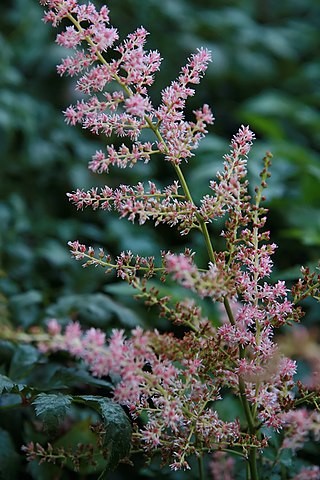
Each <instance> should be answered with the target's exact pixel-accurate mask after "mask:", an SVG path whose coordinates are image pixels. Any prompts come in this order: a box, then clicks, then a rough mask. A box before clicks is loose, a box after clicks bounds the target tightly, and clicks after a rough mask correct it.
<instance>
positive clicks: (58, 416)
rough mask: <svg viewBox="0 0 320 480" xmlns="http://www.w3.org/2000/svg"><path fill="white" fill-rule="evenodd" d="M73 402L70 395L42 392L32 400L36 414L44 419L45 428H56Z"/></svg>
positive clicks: (50, 429)
mask: <svg viewBox="0 0 320 480" xmlns="http://www.w3.org/2000/svg"><path fill="white" fill-rule="evenodd" d="M71 402H72V397H71V396H70V395H62V394H55V393H50V394H46V393H40V394H39V395H38V396H37V397H36V399H35V400H34V401H33V402H32V404H33V405H34V406H35V410H36V415H37V416H38V417H40V419H41V420H42V421H43V423H44V425H45V428H46V429H48V430H49V431H52V430H54V429H55V428H56V427H57V426H58V425H59V423H60V422H61V421H62V420H63V418H64V417H65V416H66V414H67V413H68V411H69V409H70V406H71Z"/></svg>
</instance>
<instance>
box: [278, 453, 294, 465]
mask: <svg viewBox="0 0 320 480" xmlns="http://www.w3.org/2000/svg"><path fill="white" fill-rule="evenodd" d="M292 459H293V455H292V450H290V449H289V448H285V449H284V450H281V453H280V456H279V463H280V464H281V465H284V466H285V467H287V468H290V467H291V466H292Z"/></svg>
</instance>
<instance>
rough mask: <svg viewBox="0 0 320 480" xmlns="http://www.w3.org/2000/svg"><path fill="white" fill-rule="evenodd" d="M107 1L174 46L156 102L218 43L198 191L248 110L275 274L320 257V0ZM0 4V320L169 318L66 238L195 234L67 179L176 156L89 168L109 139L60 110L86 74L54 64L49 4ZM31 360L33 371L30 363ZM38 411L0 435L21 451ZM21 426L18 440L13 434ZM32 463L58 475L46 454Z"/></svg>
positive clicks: (113, 241) (8, 360)
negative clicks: (211, 118)
mask: <svg viewBox="0 0 320 480" xmlns="http://www.w3.org/2000/svg"><path fill="white" fill-rule="evenodd" d="M97 3H99V4H102V3H103V2H97ZM109 7H110V10H111V18H112V21H113V23H114V25H115V26H117V27H119V30H120V34H121V36H122V37H123V36H124V35H125V34H127V33H128V32H130V31H132V30H133V29H135V28H136V27H138V26H140V25H141V24H143V25H144V26H145V27H146V28H147V30H148V31H150V32H151V35H150V36H149V46H150V48H156V49H158V50H159V51H160V53H161V55H162V57H163V58H164V62H163V67H162V71H161V73H160V74H159V75H158V81H157V83H156V88H155V90H154V93H153V97H154V100H155V102H157V101H158V99H159V92H160V91H161V89H162V88H163V87H164V86H166V85H168V84H169V83H170V81H171V80H172V79H174V78H175V77H176V75H177V74H178V72H179V69H180V66H182V65H183V64H184V63H185V60H186V57H188V56H189V55H190V53H191V52H192V51H194V50H195V49H196V48H197V47H200V46H205V47H207V48H209V49H211V50H212V52H213V59H214V61H213V64H212V65H211V66H210V68H209V71H208V74H207V76H206V77H205V79H204V81H203V82H202V84H201V85H200V86H199V87H198V89H197V95H196V96H195V98H194V99H192V101H191V102H190V104H189V108H190V112H191V111H192V109H194V108H195V107H197V106H199V105H201V104H202V103H204V102H206V103H209V104H210V105H211V107H212V108H213V110H214V113H215V116H216V125H215V127H214V128H212V129H211V131H210V135H209V136H208V137H207V138H206V140H205V141H204V142H203V143H202V146H201V149H200V150H199V154H198V155H197V156H196V157H195V159H194V160H192V161H191V162H190V165H188V166H186V168H185V171H186V174H187V177H188V178H189V181H190V185H191V188H192V190H193V192H194V195H195V197H196V198H199V197H201V196H202V195H203V194H204V193H206V192H207V185H208V181H209V180H210V179H211V178H212V177H213V176H214V174H215V172H216V171H217V169H219V168H221V163H222V155H223V153H225V152H226V151H227V150H228V143H229V139H230V137H231V136H232V135H233V133H235V132H236V130H237V129H238V127H239V125H240V124H242V123H243V124H247V123H249V124H250V126H251V128H252V129H253V130H254V131H255V132H256V135H257V141H256V144H255V147H254V149H253V153H252V155H251V157H250V175H251V178H252V181H253V183H254V180H255V179H256V178H257V176H258V173H259V169H260V165H261V162H260V159H261V158H262V156H263V154H264V152H265V150H271V151H272V153H273V155H274V160H273V170H272V171H273V176H272V178H271V180H270V182H269V184H270V187H269V190H268V207H269V208H270V220H269V226H270V229H271V230H272V239H273V241H275V242H276V243H277V244H278V245H279V249H278V251H277V254H276V258H275V262H276V265H277V267H276V271H275V275H276V276H279V277H280V276H281V277H282V278H287V279H289V280H290V279H293V278H295V276H296V275H297V272H298V267H299V265H300V264H301V263H303V264H310V265H314V264H315V263H316V261H317V259H318V257H319V246H320V189H319V185H320V160H319V147H320V113H319V111H320V110H319V106H320V91H319V79H320V62H319V51H320V39H319V28H320V4H319V2H318V1H317V0H283V1H281V2H279V1H275V0H258V1H253V0H162V1H161V2H159V1H158V0H145V1H144V2H141V0H110V2H109ZM0 13H1V15H0V139H1V163H0V182H1V190H0V274H1V278H0V291H1V295H2V296H1V297H0V307H1V308H0V316H1V318H0V321H1V322H3V323H5V322H11V323H12V324H13V325H15V326H21V327H22V328H23V329H26V328H28V327H30V326H32V325H37V324H42V323H43V322H44V321H45V319H46V318H50V317H52V316H55V317H56V318H59V319H60V320H61V321H62V322H63V321H67V320H68V318H70V317H71V318H73V319H79V320H80V321H81V322H82V323H83V324H84V325H94V326H99V327H101V328H104V329H107V330H108V329H109V328H111V327H113V326H115V325H116V326H119V325H120V326H122V327H124V328H128V327H130V326H132V325H133V324H135V323H137V322H140V323H141V324H143V325H146V326H154V325H156V326H158V327H160V328H163V325H161V323H159V322H158V320H156V318H155V316H154V315H153V314H152V313H150V312H145V310H144V309H143V307H142V306H141V305H139V304H137V303H133V302H132V300H130V298H131V297H130V295H129V292H128V291H127V289H126V288H124V286H122V285H120V284H118V283H116V282H115V279H114V278H107V277H106V276H105V275H104V273H103V271H99V270H97V269H92V270H90V269H87V270H83V269H82V268H81V267H80V264H79V263H76V262H74V261H72V260H71V259H70V255H69V252H68V248H67V246H66V243H67V241H68V240H70V239H72V240H74V239H79V240H80V241H81V242H84V243H88V244H98V245H104V246H106V248H108V249H109V251H110V252H111V253H113V254H117V253H118V252H120V251H121V250H123V249H131V250H132V251H134V252H135V253H142V254H146V255H148V254H152V253H154V252H157V251H158V252H159V251H160V250H161V249H165V248H170V249H171V250H177V251H178V250H179V249H181V248H182V245H183V242H184V241H185V239H181V238H179V236H178V235H177V234H175V232H174V231H173V230H169V233H168V231H167V229H164V228H158V229H157V230H154V229H152V228H151V226H143V227H137V226H135V225H134V226H132V225H131V224H128V223H127V222H126V221H125V220H122V221H119V220H118V219H117V218H116V217H115V216H113V215H112V214H107V215H106V214H100V213H98V212H95V213H92V212H91V211H84V212H76V211H75V210H74V208H73V207H72V206H70V205H69V204H68V201H67V198H66V195H65V193H66V192H67V191H71V190H73V189H75V188H77V187H82V188H89V187H91V186H94V185H96V184H104V183H109V184H111V185H117V184H119V183H135V182H137V181H138V180H141V179H144V180H148V179H150V178H151V179H155V178H158V177H159V176H160V180H161V181H162V182H163V183H166V182H169V181H170V175H171V173H172V172H171V170H170V166H169V165H165V166H163V164H161V165H159V164H155V163H152V164H150V165H148V166H137V167H136V168H135V169H133V170H131V171H123V170H114V171H113V172H112V174H111V175H110V178H106V177H105V178H101V177H98V176H96V175H94V174H92V173H90V172H88V170H87V162H88V160H89V159H90V156H91V154H92V153H93V152H94V150H95V149H96V148H100V147H101V146H102V147H103V145H104V142H101V140H100V141H99V139H97V138H94V137H92V136H91V135H89V134H88V133H87V132H84V131H81V129H80V128H78V129H77V128H72V127H68V126H67V125H66V124H65V123H64V121H63V116H62V114H61V111H62V110H63V109H65V108H66V106H68V105H69V104H70V103H73V102H75V100H76V98H77V97H76V94H75V93H74V81H73V80H70V79H61V78H59V77H58V75H57V74H56V72H55V65H56V64H57V63H59V61H60V58H61V56H63V54H64V53H65V52H63V51H62V50H61V49H60V48H59V47H58V46H57V45H55V44H54V41H53V40H54V32H53V31H52V29H51V28H50V26H48V25H44V24H43V23H42V22H41V16H42V10H41V7H40V6H39V5H38V3H37V1H36V0H11V1H7V2H6V1H2V2H1V6H0ZM217 232H218V230H217ZM215 233H216V232H214V231H213V236H215ZM187 242H188V244H189V245H190V246H192V247H193V248H195V249H197V251H198V257H197V258H198V259H199V261H200V262H203V261H205V253H204V252H203V246H202V243H201V239H200V238H198V237H197V236H196V235H195V236H191V237H190V238H188V239H187ZM217 242H218V240H217ZM317 321H319V310H316V309H315V308H313V309H310V316H309V320H308V322H309V325H315V324H316V322H317ZM166 326H167V325H165V327H166ZM20 354H21V352H20ZM29 354H30V352H29ZM21 355H22V354H21ZM21 355H20V357H19V356H17V351H15V349H14V348H13V347H12V346H10V345H8V344H6V343H5V342H2V344H1V351H0V365H1V364H2V365H3V366H2V369H1V371H0V373H5V374H7V373H8V369H9V370H10V369H11V373H12V370H13V372H14V374H16V373H15V372H17V370H19V369H22V367H23V365H25V364H24V363H23V362H22V360H21V358H25V357H23V355H22V357H21ZM38 360H39V359H38V358H37V359H36V360H35V362H37V361H38ZM19 362H20V363H19ZM21 362H22V363H21ZM31 363H32V362H31ZM0 368H1V367H0ZM22 371H23V370H22ZM23 372H24V373H22V375H21V376H20V377H21V378H22V379H23V378H24V379H25V378H27V377H28V371H23ZM37 375H38V374H37ZM37 375H36V378H37V379H38V377H39V375H38V377H37ZM34 381H36V380H35V379H34ZM39 381H40V380H39ZM40 383H41V382H40ZM27 420H28V416H27V414H25V413H22V412H21V413H19V414H18V415H15V418H14V422H13V423H12V424H10V421H8V420H6V421H4V420H0V427H1V428H2V430H1V431H0V442H4V443H6V444H7V445H8V448H9V450H10V449H11V450H10V451H12V452H19V448H20V447H19V446H20V445H21V443H22V442H23V441H25V438H26V432H27V431H29V430H30V426H29V427H28V426H27V423H26V422H27ZM13 426H14V428H13ZM28 429H29V430H28ZM14 431H15V432H17V431H19V432H20V433H19V435H18V434H16V433H13V432H14ZM3 432H4V433H3ZM8 432H9V433H8ZM10 433H11V434H12V439H13V440H11V441H10V442H11V443H9V441H7V440H6V438H7V437H6V435H8V434H10ZM12 455H13V454H12ZM15 455H17V453H15ZM12 458H15V456H14V455H13V456H12ZM17 465H18V463H16V465H15V466H14V467H13V466H11V467H10V466H8V471H9V470H10V468H11V469H12V473H11V474H10V478H12V479H14V478H21V477H19V475H21V471H22V470H20V471H19V469H18V466H17ZM21 468H24V467H21ZM19 472H20V473H19ZM24 474H25V475H29V476H30V478H35V479H42V478H51V477H50V473H47V471H46V472H45V473H39V470H37V469H35V468H34V469H33V470H32V469H31V468H29V470H28V474H27V473H24ZM1 475H2V476H1ZM3 475H4V474H3V472H2V471H1V469H0V478H2V477H3ZM15 475H16V476H15ZM17 475H18V477H17ZM46 475H49V476H46ZM150 475H151V474H150ZM3 478H7V477H3ZM24 478H27V476H25V477H24ZM28 478H29V477H28ZM61 478H62V477H61ZM63 478H74V477H72V473H69V474H66V476H64V477H63ZM75 478H77V477H75ZM83 478H84V477H83ZM86 478H87V477H86ZM88 478H89V477H88ZM90 478H91V477H90ZM92 478H94V477H92ZM110 478H111V477H110ZM112 478H115V479H116V478H121V477H117V476H116V474H115V476H114V477H112ZM140 478H145V477H140ZM156 478H160V477H159V476H157V477H156ZM164 478H169V477H165V476H164ZM175 478H179V475H177V476H176V477H175ZM190 478H192V477H190Z"/></svg>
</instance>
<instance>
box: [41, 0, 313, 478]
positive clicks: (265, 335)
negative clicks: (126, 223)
mask: <svg viewBox="0 0 320 480" xmlns="http://www.w3.org/2000/svg"><path fill="white" fill-rule="evenodd" d="M40 3H41V4H43V5H45V6H46V8H47V11H46V13H45V17H44V20H45V21H46V22H51V23H52V24H53V26H57V25H59V24H60V22H61V21H62V20H68V21H69V23H71V26H67V27H66V29H65V31H64V32H62V33H59V34H58V36H57V43H58V44H59V45H61V46H63V47H66V48H70V49H71V51H72V54H71V55H70V56H68V57H66V58H65V59H64V60H63V61H62V63H61V64H60V65H59V66H58V72H59V73H60V74H61V75H63V74H68V75H70V76H74V75H80V78H79V80H78V81H77V87H76V88H77V90H78V91H79V92H81V93H82V94H83V95H84V98H83V99H81V100H79V101H78V102H77V104H76V105H74V106H70V107H68V108H67V109H66V111H65V117H66V121H67V122H68V123H70V124H71V125H76V124H77V123H80V124H81V125H82V126H83V128H86V129H89V130H90V131H91V132H93V133H95V134H99V135H102V136H104V137H110V136H111V135H112V136H113V135H116V136H118V137H127V139H128V140H130V141H131V143H132V144H131V147H128V146H127V145H125V144H124V143H123V144H122V145H121V146H120V147H118V148H116V147H115V146H114V145H108V146H107V147H106V151H102V150H98V151H97V152H95V154H94V155H93V157H92V160H91V162H90V164H89V168H90V169H91V170H92V171H94V172H97V173H104V172H109V170H110V168H111V167H114V166H117V167H120V168H125V167H128V166H129V167H133V166H134V165H135V164H136V163H137V162H138V161H142V162H144V163H147V162H149V161H151V160H152V161H155V160H153V159H154V158H156V159H157V161H158V159H159V158H160V157H161V155H162V156H163V158H164V160H166V161H168V162H170V163H171V164H172V167H173V169H174V171H175V173H176V175H177V178H178V180H177V181H175V182H174V183H173V184H172V185H169V186H167V187H165V188H163V189H160V188H158V187H157V186H156V184H155V183H153V182H149V185H148V187H146V186H145V185H143V184H142V183H138V184H137V185H136V186H134V187H132V186H128V185H120V186H119V187H118V188H111V187H109V186H104V187H103V188H101V189H98V188H92V189H90V190H89V191H84V190H80V189H79V190H76V191H75V192H72V193H68V198H69V200H70V201H71V202H72V203H74V204H75V205H76V207H77V208H80V209H82V208H84V207H91V208H93V209H94V210H95V209H102V210H107V211H109V210H111V209H114V210H116V211H117V212H118V213H119V215H120V217H121V218H123V217H126V218H127V219H128V220H130V221H132V222H134V221H135V220H137V221H138V222H139V224H143V223H145V222H146V221H148V220H153V221H154V222H155V225H158V224H159V223H164V224H168V225H169V226H171V227H172V226H177V227H178V229H179V230H180V233H181V234H183V235H187V234H188V233H189V232H190V231H191V230H193V229H197V230H199V231H200V232H201V233H202V234H203V237H204V241H205V244H206V247H207V251H208V264H207V268H206V269H199V268H198V266H197V264H196V260H195V255H194V253H193V252H192V251H191V250H190V249H186V250H185V251H184V253H178V254H175V253H172V252H162V253H161V255H160V260H159V261H158V260H156V259H155V258H153V257H148V258H147V257H142V256H139V255H133V254H132V252H130V251H129V252H122V253H120V254H119V256H118V257H117V258H116V259H112V258H111V256H110V255H109V254H107V253H105V252H104V250H103V249H100V250H99V251H98V252H97V253H96V252H95V250H94V248H92V247H91V246H89V247H87V246H85V245H83V244H81V243H80V242H79V241H77V240H76V241H70V242H69V245H70V248H71V253H72V255H73V257H75V258H76V259H77V260H80V261H83V262H84V264H83V265H84V266H89V265H95V266H99V265H100V266H102V267H103V268H105V269H106V270H107V271H115V272H116V274H117V275H118V276H119V277H120V278H122V279H123V280H125V281H127V282H128V283H130V284H131V285H132V286H133V287H134V288H135V289H136V291H137V297H139V298H141V299H143V300H144V301H145V303H146V305H148V306H157V307H158V308H159V311H160V316H162V317H166V318H169V319H170V320H172V321H173V322H175V323H176V324H178V325H183V326H184V328H185V333H184V335H183V336H182V338H180V339H177V338H175V337H174V336H173V334H171V333H167V334H160V333H159V332H158V331H146V332H144V331H143V330H142V329H141V328H140V327H136V328H135V329H134V330H133V331H132V332H131V335H130V337H128V338H127V337H126V336H125V334H124V332H123V331H121V330H114V331H113V332H112V334H111V337H110V338H109V339H108V340H106V338H105V334H104V333H103V332H102V331H100V330H98V329H94V328H92V329H90V330H87V331H85V332H83V331H82V330H81V327H80V325H79V324H78V323H70V324H69V325H68V326H67V327H66V329H65V331H64V332H62V331H61V328H60V326H59V324H58V323H57V322H56V321H55V320H51V321H50V323H49V325H48V333H49V335H48V337H47V339H46V341H42V342H41V343H40V344H39V348H40V349H41V350H42V351H43V352H46V353H48V354H49V353H50V352H55V351H58V350H65V351H67V352H69V353H70V354H71V355H73V356H74V357H76V358H78V359H82V360H83V361H84V362H85V363H86V364H87V365H88V368H89V369H90V370H91V372H92V374H93V375H95V376H99V377H100V376H108V375H110V376H111V377H114V376H117V378H119V381H118V382H117V383H116V385H115V386H114V391H113V398H114V400H115V401H117V402H119V403H120V404H121V405H125V406H126V407H127V408H128V410H129V412H130V415H131V417H132V419H133V421H134V422H135V420H136V419H137V418H138V417H139V415H140V414H142V413H143V412H145V413H147V421H146V423H145V424H144V425H143V426H142V427H141V424H139V423H134V425H135V427H134V434H133V442H134V444H135V445H136V446H139V447H142V448H143V449H144V451H145V452H147V453H149V454H150V455H152V453H153V452H154V451H155V450H156V451H159V452H160V453H161V455H162V457H163V459H164V461H165V462H168V463H169V464H170V465H171V468H172V469H173V470H177V469H188V468H190V466H189V463H188V457H189V456H190V455H193V454H195V455H196V456H198V457H201V456H202V455H203V452H206V451H214V450H219V449H236V450H237V451H238V453H239V452H240V453H241V454H243V456H244V458H246V459H247V460H248V461H249V466H250V472H251V473H250V475H251V476H250V478H251V479H252V480H255V479H257V478H258V473H257V467H256V456H257V452H258V451H260V450H261V449H263V448H265V447H266V446H267V445H268V438H267V437H266V436H264V435H262V434H261V427H262V426H265V427H269V428H270V429H271V430H272V429H273V430H275V431H279V430H281V429H282V428H283V427H285V432H286V440H285V441H284V448H291V449H293V450H296V448H298V447H301V445H302V444H303V442H304V440H305V438H306V437H307V431H308V432H309V431H311V430H313V429H314V428H315V427H314V425H315V424H317V425H319V416H318V415H315V414H310V413H309V412H308V411H307V410H299V409H297V408H296V407H297V405H298V404H299V403H297V402H296V401H295V393H294V386H295V383H294V380H293V377H294V374H295V372H296V364H295V362H294V361H293V360H291V359H289V358H286V357H284V356H283V355H282V354H281V353H280V352H279V349H278V347H277V345H276V343H275V342H274V340H273V336H274V332H275V329H276V328H278V327H280V326H283V325H286V324H290V323H292V322H294V321H297V320H299V318H300V316H301V315H302V313H301V311H300V308H299V307H297V305H296V304H297V303H298V301H300V299H301V298H303V295H307V294H312V295H313V296H314V297H317V295H319V293H318V292H319V279H317V278H315V277H312V278H311V277H310V275H309V276H305V279H304V280H301V281H300V283H299V284H298V285H297V286H296V287H295V289H294V291H293V293H294V295H293V297H292V299H290V297H289V290H288V288H287V286H286V284H285V282H283V281H278V282H276V283H272V282H270V281H269V280H268V278H269V277H270V274H271V272H272V267H273V263H272V260H271V256H272V254H273V253H274V251H275V249H276V245H274V244H273V243H270V241H269V232H268V231H266V230H265V224H266V215H267V210H266V209H265V208H264V207H263V206H261V203H262V202H263V200H264V197H263V191H264V189H265V188H266V186H267V179H268V177H269V175H270V174H269V167H270V165H271V154H269V153H267V154H266V157H265V158H264V167H263V170H262V172H261V183H260V185H258V186H257V187H256V189H255V191H254V194H253V196H252V197H251V195H250V192H249V184H248V180H247V157H248V154H249V152H250V149H251V146H252V142H253V140H254V138H255V136H254V133H253V132H252V131H251V130H250V129H249V127H247V126H241V127H240V129H239V131H238V132H237V133H236V134H235V135H234V137H233V138H232V141H231V145H230V152H229V153H228V154H226V155H225V157H224V166H223V171H222V172H218V173H217V176H216V179H215V180H212V181H211V182H210V190H211V193H208V194H206V195H204V196H203V198H202V199H201V201H200V204H199V205H196V203H195V202H194V201H193V198H192V195H191V193H190V191H189V188H188V185H187V183H186V180H185V177H184V175H183V173H182V167H183V164H184V163H185V162H188V161H190V160H191V159H192V157H193V155H194V153H193V151H194V150H195V149H196V148H197V147H198V144H199V141H200V140H201V138H203V137H204V135H205V134H206V133H207V125H209V124H212V123H213V120H214V119H213V116H212V113H211V110H210V108H209V107H208V106H207V105H204V106H203V107H202V108H200V109H199V110H196V111H194V112H193V113H194V120H193V121H189V120H186V118H185V113H184V110H185V105H186V100H187V99H188V97H190V96H193V95H194V93H195V91H194V85H197V84H198V83H199V82H200V79H201V78H202V76H203V75H204V73H205V71H206V69H207V66H208V64H209V62H210V61H211V55H210V52H209V51H208V50H206V49H203V48H201V49H199V50H198V51H197V53H195V54H194V55H192V56H191V57H190V58H189V59H188V62H187V64H186V66H185V67H183V68H182V69H181V72H180V74H179V76H178V78H177V80H175V81H173V82H172V83H171V85H169V86H168V87H166V88H165V89H163V91H162V93H161V104H160V106H158V107H154V106H153V105H152V101H151V99H150V96H149V94H148V91H149V87H150V86H151V85H152V84H153V82H154V74H155V72H156V71H157V70H159V68H160V64H161V57H160V54H159V52H158V51H150V52H149V51H146V50H145V42H146V37H147V35H148V33H147V32H146V31H145V30H144V28H143V27H141V28H138V29H137V30H136V31H135V32H134V33H132V34H130V35H128V36H127V38H126V39H125V40H124V41H122V42H121V43H119V44H117V45H116V42H117V41H118V39H119V34H118V31H117V29H116V28H114V27H113V26H111V25H110V23H109V10H108V8H107V7H105V6H103V7H102V8H101V9H100V11H98V10H96V8H95V7H94V5H93V4H91V3H90V2H89V3H88V4H87V5H80V4H78V2H77V0H64V1H63V0H47V1H45V0H42V1H40ZM105 52H108V55H107V56H104V54H105ZM107 58H108V60H107ZM107 88H109V91H107V90H106V89H107ZM147 130H148V131H149V132H150V134H151V136H150V140H148V141H145V140H142V139H141V138H142V135H141V134H142V132H145V131H147ZM143 138H145V137H144V136H143ZM220 217H222V218H223V219H224V221H225V226H224V230H223V231H222V233H221V235H222V237H223V238H224V240H225V249H224V250H222V251H215V250H214V249H213V246H212V243H211V239H210V236H209V233H208V224H210V223H211V222H214V221H215V220H216V219H217V218H220ZM151 277H160V278H161V280H162V281H166V279H167V277H171V279H173V280H174V281H175V282H177V283H179V284H180V285H182V286H183V287H185V289H186V292H187V291H188V290H190V291H192V292H193V294H195V295H196V296H198V297H200V298H205V297H208V298H210V299H211V300H212V301H213V302H216V303H218V304H221V305H222V306H223V308H224V309H225V312H226V318H225V320H224V321H222V323H221V325H220V326H214V325H213V324H212V322H211V321H210V319H208V318H206V317H205V316H204V315H203V314H202V312H201V308H200V306H199V305H197V303H196V302H195V301H194V300H191V299H189V298H188V295H187V293H186V298H185V299H183V300H182V301H180V302H178V303H177V304H176V305H174V304H173V303H172V301H171V299H170V298H169V297H161V296H160V294H159V292H158V291H157V290H156V289H155V288H154V287H150V286H149V284H148V279H149V278H151ZM308 282H309V283H308ZM222 389H224V390H223V392H225V391H226V390H228V391H229V392H230V393H233V394H234V395H236V396H238V397H239V398H240V400H241V405H242V407H243V410H244V413H245V417H246V422H247V425H242V424H240V422H239V420H238V419H234V421H231V422H226V421H223V420H222V419H220V418H219V415H218V413H217V411H216V405H217V403H218V402H220V401H222V400H223V398H222ZM310 398H312V396H311V397H310ZM300 403H301V402H300ZM301 419H304V425H305V432H306V433H302V432H301V431H300V433H299V429H298V422H301ZM139 425H140V426H139ZM290 426H291V427H290ZM290 428H291V430H290ZM226 462H227V463H228V464H229V463H230V462H231V460H230V459H229V458H228V457H226V454H222V453H218V454H217V455H216V456H215V457H214V459H213V461H212V465H211V467H210V468H211V470H212V475H213V478H217V473H216V472H217V471H220V470H221V465H223V464H224V463H226ZM227 463H226V464H227ZM219 469H220V470H219ZM310 471H311V470H310ZM313 471H314V472H316V470H313ZM301 475H302V476H301ZM303 475H304V473H303V472H302V473H301V474H300V476H299V475H298V476H297V477H295V478H296V480H297V479H298V478H299V479H300V478H305V477H303ZM228 478H231V473H230V477H228ZM308 478H309V477H308ZM310 478H313V477H310ZM314 478H316V477H314Z"/></svg>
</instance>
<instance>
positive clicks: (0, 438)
mask: <svg viewBox="0 0 320 480" xmlns="http://www.w3.org/2000/svg"><path fill="white" fill-rule="evenodd" d="M19 464H20V456H19V455H18V453H17V452H16V450H15V448H14V444H13V441H12V439H11V437H10V435H9V433H8V432H7V431H6V430H3V429H2V428H0V480H8V479H10V480H15V479H18V478H19V477H18V471H19Z"/></svg>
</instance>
